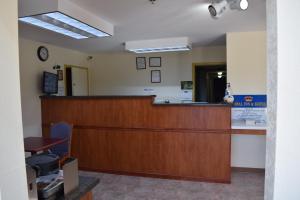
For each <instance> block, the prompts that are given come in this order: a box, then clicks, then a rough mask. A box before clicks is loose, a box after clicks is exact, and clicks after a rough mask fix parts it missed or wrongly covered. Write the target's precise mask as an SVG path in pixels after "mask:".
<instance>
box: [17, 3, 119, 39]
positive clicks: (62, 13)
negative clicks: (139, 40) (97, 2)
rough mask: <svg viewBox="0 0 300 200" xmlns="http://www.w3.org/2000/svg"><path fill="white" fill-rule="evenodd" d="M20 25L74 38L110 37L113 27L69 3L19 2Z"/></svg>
mask: <svg viewBox="0 0 300 200" xmlns="http://www.w3.org/2000/svg"><path fill="white" fill-rule="evenodd" d="M19 20H20V21H21V22H24V23H27V24H31V25H34V26H38V27H41V28H44V29H47V30H51V31H54V32H56V33H60V34H63V35H66V36H69V37H72V38H75V39H86V38H92V37H106V36H112V35H113V33H114V26H113V25H112V24H110V23H109V22H106V21H105V20H103V19H101V18H99V17H98V16H96V15H94V14H92V13H91V12H88V11H87V10H84V9H83V8H81V7H79V6H78V5H76V4H74V3H73V2H72V1H70V0H51V1H49V0H22V1H20V2H19Z"/></svg>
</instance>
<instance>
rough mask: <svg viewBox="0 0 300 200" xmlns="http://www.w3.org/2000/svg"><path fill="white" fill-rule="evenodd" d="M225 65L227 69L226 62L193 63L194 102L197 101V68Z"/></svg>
mask: <svg viewBox="0 0 300 200" xmlns="http://www.w3.org/2000/svg"><path fill="white" fill-rule="evenodd" d="M216 65H225V66H226V69H227V63H226V61H224V62H196V63H192V79H193V102H194V101H196V67H198V66H203V67H205V66H216Z"/></svg>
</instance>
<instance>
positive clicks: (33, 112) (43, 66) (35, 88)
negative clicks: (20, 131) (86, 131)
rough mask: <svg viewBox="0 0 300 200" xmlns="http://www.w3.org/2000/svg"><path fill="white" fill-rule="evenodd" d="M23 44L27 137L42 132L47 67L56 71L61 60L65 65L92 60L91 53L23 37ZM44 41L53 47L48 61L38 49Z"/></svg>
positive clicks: (24, 104)
mask: <svg viewBox="0 0 300 200" xmlns="http://www.w3.org/2000/svg"><path fill="white" fill-rule="evenodd" d="M19 45H20V78H21V94H22V111H23V128H24V137H29V136H40V135H41V134H42V131H41V104H40V98H39V96H40V95H42V92H41V84H42V82H41V80H42V73H43V71H49V72H53V73H56V71H55V70H53V66H54V65H56V64H59V65H60V66H61V67H62V69H63V67H64V65H65V64H69V65H77V66H85V67H88V65H89V63H88V62H87V60H86V58H87V56H88V55H86V54H84V53H80V52H77V51H73V50H69V49H64V48H60V47H57V46H53V45H50V44H43V43H40V42H35V41H31V40H26V39H22V38H20V41H19ZM41 45H43V46H46V47H47V48H48V50H49V55H50V57H49V59H48V60H47V61H46V62H42V61H40V60H39V59H38V57H37V49H38V47H39V46H41ZM60 84H63V82H61V83H60Z"/></svg>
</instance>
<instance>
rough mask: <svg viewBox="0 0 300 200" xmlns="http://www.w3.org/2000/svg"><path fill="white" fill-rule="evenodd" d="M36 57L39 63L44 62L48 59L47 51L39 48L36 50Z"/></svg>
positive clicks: (41, 47) (44, 48) (42, 47)
mask: <svg viewBox="0 0 300 200" xmlns="http://www.w3.org/2000/svg"><path fill="white" fill-rule="evenodd" d="M37 55H38V57H39V59H40V60H41V61H43V62H45V61H46V60H48V58H49V51H48V49H47V48H46V47H44V46H40V47H39V48H38V50H37Z"/></svg>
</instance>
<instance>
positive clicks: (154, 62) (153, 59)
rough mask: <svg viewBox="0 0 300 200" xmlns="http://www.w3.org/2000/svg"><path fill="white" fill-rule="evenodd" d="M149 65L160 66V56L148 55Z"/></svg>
mask: <svg viewBox="0 0 300 200" xmlns="http://www.w3.org/2000/svg"><path fill="white" fill-rule="evenodd" d="M149 67H161V57H150V58H149Z"/></svg>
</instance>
